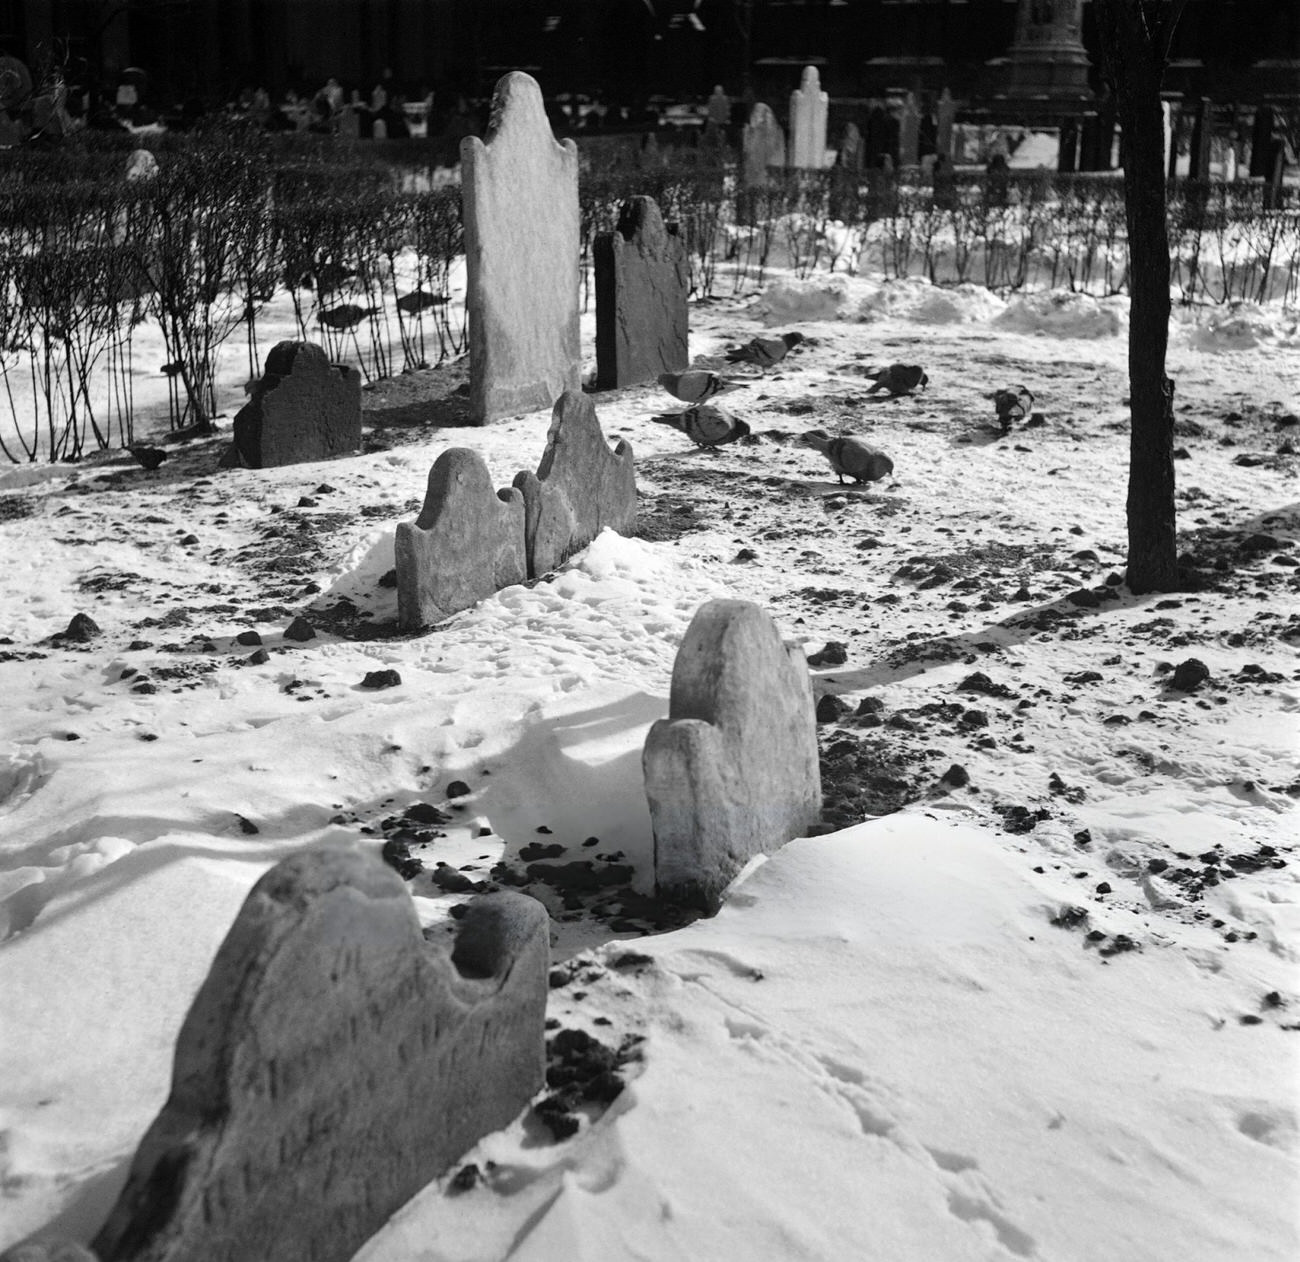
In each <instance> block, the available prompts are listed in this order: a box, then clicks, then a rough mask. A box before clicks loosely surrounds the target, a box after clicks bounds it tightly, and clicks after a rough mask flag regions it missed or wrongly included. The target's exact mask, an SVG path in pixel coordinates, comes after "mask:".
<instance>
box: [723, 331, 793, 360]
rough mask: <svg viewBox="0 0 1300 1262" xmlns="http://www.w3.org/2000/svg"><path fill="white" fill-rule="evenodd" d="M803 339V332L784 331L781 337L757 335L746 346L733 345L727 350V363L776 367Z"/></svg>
mask: <svg viewBox="0 0 1300 1262" xmlns="http://www.w3.org/2000/svg"><path fill="white" fill-rule="evenodd" d="M803 340H804V336H803V334H802V333H782V334H781V336H780V337H756V338H754V339H753V340H752V341H749V342H746V343H745V344H744V346H733V347H731V348H730V349H729V350H728V351H727V363H729V364H754V365H755V366H757V367H759V368H775V367H776V365H777V364H779V363H780V362H781V361H782V360H783V359H784V358H785V357H786V356H787V355H788V354H789V353H790V352H791V351H792V350H794V348H795V347H796V346H798V345H799V343H800V342H802V341H803Z"/></svg>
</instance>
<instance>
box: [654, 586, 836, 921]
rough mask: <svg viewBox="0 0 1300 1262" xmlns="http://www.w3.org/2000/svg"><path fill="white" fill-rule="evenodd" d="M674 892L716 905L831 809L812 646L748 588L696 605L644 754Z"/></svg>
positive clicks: (658, 872) (658, 847)
mask: <svg viewBox="0 0 1300 1262" xmlns="http://www.w3.org/2000/svg"><path fill="white" fill-rule="evenodd" d="M642 766H643V769H644V771H645V786H646V797H647V798H648V800H649V803H650V819H651V823H652V825H653V829H654V851H655V882H656V885H657V887H658V890H659V893H660V895H661V896H663V897H665V898H671V899H674V900H677V901H679V902H684V903H688V904H691V905H694V906H698V907H703V908H705V909H706V910H714V909H716V907H717V905H718V899H719V897H720V895H721V893H722V891H723V889H724V888H725V887H726V885H727V882H728V881H730V880H731V879H732V877H734V876H735V875H736V874H737V873H738V872H739V871H740V869H741V868H743V867H744V866H745V864H746V863H747V862H748V861H749V860H750V859H751V858H753V857H754V856H755V855H758V854H771V853H772V852H773V851H775V850H777V849H779V848H780V847H781V846H782V845H784V844H785V843H786V842H787V841H789V840H791V838H794V837H802V836H805V835H806V834H807V832H808V830H809V829H810V828H811V827H812V825H814V824H815V823H817V821H818V820H819V818H820V815H821V774H820V771H819V766H818V754H817V730H816V720H815V717H814V709H813V699H812V687H811V685H810V683H809V678H808V665H807V661H806V659H805V658H804V655H803V653H802V652H801V651H800V650H799V649H798V648H795V647H789V646H787V645H785V644H783V643H782V641H781V636H780V633H779V632H778V631H777V628H776V624H775V623H774V622H773V621H772V619H771V618H770V617H769V616H768V615H767V613H766V612H764V611H763V610H762V609H760V608H759V607H758V606H757V605H753V604H750V603H749V602H748V601H743V600H712V601H709V602H707V603H706V604H704V605H701V606H700V608H699V609H698V610H697V611H696V613H695V617H694V618H693V619H692V620H691V625H690V626H689V627H688V628H687V630H686V635H685V637H684V638H683V640H682V643H681V647H680V648H679V649H678V650H677V659H676V661H675V662H674V663H673V678H672V686H671V690H670V693H669V702H668V717H667V718H666V719H660V720H659V721H658V722H657V723H655V724H653V725H652V726H651V728H650V732H649V734H648V735H647V737H646V743H645V750H644V752H643V755H642Z"/></svg>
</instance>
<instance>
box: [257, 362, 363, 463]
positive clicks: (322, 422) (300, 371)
mask: <svg viewBox="0 0 1300 1262" xmlns="http://www.w3.org/2000/svg"><path fill="white" fill-rule="evenodd" d="M234 433H235V452H236V454H237V455H238V458H239V463H240V464H244V465H246V466H247V467H248V468H250V469H271V468H275V467H276V466H279V465H286V464H303V463H305V462H307V461H312V460H329V459H331V458H332V457H334V456H342V455H347V454H349V453H351V452H355V451H360V450H361V375H360V373H358V372H357V370H356V369H355V368H348V367H346V366H344V365H343V364H331V363H330V362H329V357H328V356H327V355H326V354H325V352H324V351H323V350H322V349H321V348H320V347H319V346H315V345H313V344H312V343H310V342H280V343H279V344H278V345H277V346H276V347H275V348H274V349H273V350H272V351H271V353H270V354H269V355H268V356H267V357H266V371H265V372H264V373H263V374H262V379H261V381H259V382H258V383H257V385H256V386H255V387H254V388H253V397H252V398H251V399H249V401H248V402H247V403H246V404H244V406H243V407H242V408H240V409H239V412H238V413H237V414H236V416H235V425H234Z"/></svg>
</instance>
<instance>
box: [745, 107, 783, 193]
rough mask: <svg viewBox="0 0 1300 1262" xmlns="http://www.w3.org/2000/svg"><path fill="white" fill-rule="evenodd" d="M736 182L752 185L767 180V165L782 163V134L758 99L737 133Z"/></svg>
mask: <svg viewBox="0 0 1300 1262" xmlns="http://www.w3.org/2000/svg"><path fill="white" fill-rule="evenodd" d="M740 150H741V157H740V182H741V184H742V185H743V186H744V187H746V188H755V187H758V186H761V185H764V184H766V183H767V182H768V179H769V172H768V169H769V168H770V167H778V168H779V167H784V166H785V135H784V133H783V132H782V131H781V125H780V123H778V122H777V121H776V115H775V114H773V113H772V108H771V106H769V105H765V104H763V102H762V101H760V102H759V103H758V104H757V105H755V106H754V108H753V109H752V110H751V111H750V113H749V122H747V123H746V124H745V130H744V131H743V133H742V134H741V143H740Z"/></svg>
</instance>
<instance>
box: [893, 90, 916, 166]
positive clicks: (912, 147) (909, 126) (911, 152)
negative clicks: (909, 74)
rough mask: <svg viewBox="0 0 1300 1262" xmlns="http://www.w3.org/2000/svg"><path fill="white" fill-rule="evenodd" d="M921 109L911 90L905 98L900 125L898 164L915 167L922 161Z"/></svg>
mask: <svg viewBox="0 0 1300 1262" xmlns="http://www.w3.org/2000/svg"><path fill="white" fill-rule="evenodd" d="M920 143H921V111H920V110H919V109H917V107H916V97H915V96H914V95H913V94H912V93H911V92H909V93H908V94H907V95H906V96H905V97H904V98H903V114H902V118H901V119H900V120H899V125H898V165H899V166H900V167H914V166H916V165H917V163H918V162H919V161H920V158H919V156H918V151H919V148H920Z"/></svg>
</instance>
